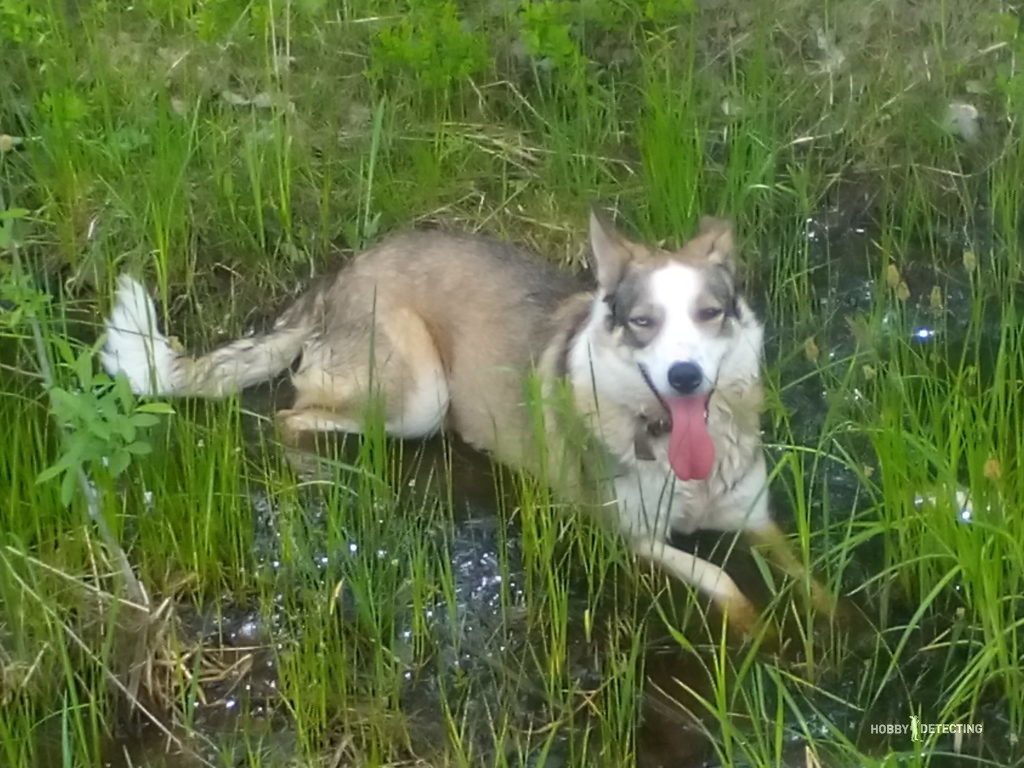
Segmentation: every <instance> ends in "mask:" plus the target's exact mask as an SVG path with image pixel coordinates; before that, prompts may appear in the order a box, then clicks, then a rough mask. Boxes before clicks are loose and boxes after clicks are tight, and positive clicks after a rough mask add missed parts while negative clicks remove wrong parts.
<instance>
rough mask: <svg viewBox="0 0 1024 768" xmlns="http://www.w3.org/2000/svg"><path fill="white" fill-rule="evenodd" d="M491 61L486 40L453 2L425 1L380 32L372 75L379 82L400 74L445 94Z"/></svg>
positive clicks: (371, 69)
mask: <svg viewBox="0 0 1024 768" xmlns="http://www.w3.org/2000/svg"><path fill="white" fill-rule="evenodd" d="M489 59H490V49H489V46H488V43H487V39H486V38H485V37H483V36H482V35H480V34H477V33H476V32H474V31H473V30H471V29H470V28H469V27H468V26H467V24H466V22H465V21H464V20H463V19H460V18H459V14H458V11H457V10H456V8H455V4H454V3H452V2H443V3H439V4H426V3H424V4H418V6H417V7H416V8H414V9H412V10H411V11H410V13H409V14H408V15H407V16H405V17H404V18H403V19H402V20H401V21H400V22H398V23H397V24H394V25H392V26H390V27H386V28H385V29H383V30H381V32H380V33H379V34H378V35H377V39H376V41H375V43H374V46H373V52H372V63H371V65H370V68H369V70H368V71H367V74H368V75H369V77H370V78H372V79H373V80H375V81H377V82H382V81H385V80H389V79H391V77H392V76H393V75H396V74H399V75H403V76H406V77H409V78H411V79H412V81H413V82H414V83H415V84H416V85H417V87H419V88H423V89H426V90H428V91H431V92H433V93H438V92H441V93H443V92H445V91H448V90H449V89H450V88H452V86H455V85H458V84H459V83H461V82H463V81H464V80H466V79H467V78H469V77H472V76H473V75H477V74H479V73H481V72H483V71H485V70H486V68H487V66H488V61H489Z"/></svg>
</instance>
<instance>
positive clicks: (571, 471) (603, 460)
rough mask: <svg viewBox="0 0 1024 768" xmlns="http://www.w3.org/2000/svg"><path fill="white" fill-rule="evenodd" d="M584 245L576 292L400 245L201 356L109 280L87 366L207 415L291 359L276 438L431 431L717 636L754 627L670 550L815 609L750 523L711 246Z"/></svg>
mask: <svg viewBox="0 0 1024 768" xmlns="http://www.w3.org/2000/svg"><path fill="white" fill-rule="evenodd" d="M590 241H591V248H592V252H593V268H594V273H595V277H596V282H597V285H596V286H595V287H592V288H589V289H588V288H587V287H585V286H582V287H581V286H580V285H579V284H578V283H577V282H576V280H575V278H573V277H571V276H568V275H566V274H565V273H563V272H561V271H558V270H556V269H554V268H553V267H552V266H550V265H547V264H545V263H543V262H542V261H540V260H538V259H535V258H533V257H532V256H531V255H530V254H527V253H524V252H523V251H521V250H519V249H517V248H515V247H514V246H511V245H508V244H504V243H500V242H496V241H493V240H489V239H485V238H481V237H477V236H470V235H455V234H445V233H440V232H414V233H409V234H404V235H399V236H396V237H393V238H391V239H389V240H386V241H384V242H383V243H382V244H380V245H378V246H376V247H374V248H372V249H370V250H368V251H366V252H364V253H362V254H360V255H359V256H357V257H356V258H355V259H353V260H352V261H351V262H350V263H349V264H348V265H346V266H345V267H344V268H343V269H342V270H341V271H340V272H339V273H338V274H337V275H336V276H335V277H333V278H332V279H329V280H327V281H324V282H322V283H321V284H320V285H319V286H318V287H315V288H313V289H311V290H310V291H309V292H308V293H306V294H305V295H304V296H302V297H301V298H299V299H298V300H297V301H296V302H295V303H294V304H293V305H292V306H291V307H290V308H289V309H288V310H286V311H285V312H284V313H283V314H282V315H281V317H280V318H279V319H278V321H277V322H276V324H275V325H274V328H273V330H271V331H270V332H269V333H267V334H264V335H261V336H254V337H250V338H245V339H240V340H237V341H233V342H231V343H229V344H226V345H224V346H222V347H219V348H218V349H215V350H214V351H212V352H210V353H209V354H206V355H202V356H199V357H191V356H188V355H186V354H185V353H183V352H179V351H177V350H176V349H175V348H174V347H172V345H171V343H170V341H169V340H168V339H167V338H166V337H165V336H164V335H163V334H161V333H160V332H159V331H158V330H157V327H156V323H155V317H156V314H155V311H154V307H153V302H152V300H151V299H150V298H149V296H148V295H147V293H146V291H145V289H144V288H143V287H142V286H141V285H140V284H139V283H138V282H136V281H135V280H133V279H131V278H129V277H127V276H122V277H121V278H120V280H119V287H118V293H117V297H116V300H115V304H114V307H113V310H112V312H111V316H110V318H109V320H108V321H107V343H106V348H105V349H104V352H103V363H104V366H105V367H106V368H107V370H108V371H110V372H111V373H116V372H118V371H121V372H123V373H124V374H125V375H126V376H127V377H128V380H129V381H130V382H131V385H132V388H133V390H134V391H135V392H136V393H139V394H148V395H180V396H193V397H221V396H225V395H227V394H230V393H233V392H236V391H238V390H240V389H242V388H244V387H247V386H249V385H252V384H255V383H257V382H259V381H263V380H266V379H269V378H271V377H273V376H276V375H277V374H279V373H281V372H282V371H283V370H285V369H286V368H288V367H289V366H290V365H291V364H292V363H293V362H294V361H295V360H296V359H297V358H300V356H301V361H300V363H299V364H298V367H297V369H296V371H295V372H294V373H293V375H292V380H293V383H294V385H295V389H296V391H297V395H296V399H295V402H294V405H293V407H292V408H291V409H289V410H284V411H280V412H279V413H278V414H277V418H278V422H279V424H280V426H281V428H282V430H283V431H284V433H285V434H286V435H288V436H294V435H296V434H298V433H302V432H307V431H342V432H358V431H360V429H361V420H362V418H363V416H364V414H366V413H367V412H368V407H369V406H370V405H371V403H373V402H378V403H380V404H381V405H382V407H383V411H384V416H385V420H386V421H385V423H386V428H387V431H388V433H389V434H391V435H393V436H395V437H401V438H419V437H425V436H428V435H431V434H433V433H435V432H438V431H439V430H442V429H445V430H451V431H454V432H457V433H458V434H459V435H460V436H461V437H462V438H463V439H464V440H465V441H466V442H468V443H470V444H471V445H474V446H476V447H477V448H480V449H482V450H485V451H488V452H490V453H491V454H492V455H493V456H494V457H495V458H496V459H497V460H498V461H500V462H503V463H506V464H509V465H511V466H514V467H519V468H523V469H526V470H528V471H532V472H535V473H538V474H539V475H540V476H542V477H544V478H545V479H547V480H548V481H549V482H551V484H552V485H553V486H554V487H555V489H556V490H557V491H559V492H561V493H563V494H564V495H566V496H568V497H569V500H573V501H578V502H581V503H587V502H593V503H594V504H595V506H597V507H599V508H601V509H602V510H603V511H604V513H605V514H606V515H607V516H608V517H609V518H610V519H611V520H612V521H614V522H615V523H617V525H618V527H619V528H620V529H621V531H622V533H623V534H624V535H625V536H626V538H627V539H628V541H629V542H630V544H631V546H632V548H633V550H634V551H635V552H637V553H638V554H639V555H641V556H643V557H644V558H646V559H649V560H651V561H653V562H656V563H658V564H660V565H661V566H662V567H663V568H664V569H665V570H667V571H668V572H669V573H671V574H672V575H674V576H675V577H677V578H679V579H681V580H683V581H685V582H688V583H690V584H692V585H694V586H696V587H697V588H698V589H699V590H701V591H703V592H704V593H706V594H707V595H709V596H710V597H711V598H712V599H713V600H714V602H715V603H717V604H718V605H719V607H720V608H722V609H723V611H724V612H725V613H726V614H727V615H728V617H729V619H730V622H731V623H732V626H733V627H734V628H738V629H740V630H747V629H749V628H750V627H751V626H752V625H753V622H754V621H755V620H756V617H757V614H756V611H755V609H754V608H753V606H752V605H751V603H750V602H749V601H748V599H747V598H746V597H745V596H744V595H743V594H742V593H741V591H740V590H739V589H738V588H737V586H736V584H735V583H734V582H733V580H732V579H731V578H730V577H729V576H728V575H727V574H726V573H725V572H724V571H723V570H722V569H721V568H719V567H718V566H716V565H714V564H712V563H710V562H707V561H705V560H702V559H700V558H698V557H696V556H694V555H692V554H689V553H687V552H685V551H683V550H680V549H678V548H676V547H674V546H672V545H671V543H670V541H669V539H670V533H671V532H672V531H679V532H683V533H687V532H692V531H694V530H697V529H714V530H722V531H737V530H738V531H743V532H745V533H748V534H750V535H751V536H752V538H754V539H755V540H756V541H760V542H761V543H763V544H765V545H766V548H767V551H768V553H769V555H770V556H772V557H773V559H774V560H775V562H776V563H777V564H779V565H780V566H781V567H782V568H783V570H785V571H786V572H787V573H788V574H790V575H791V576H793V577H794V578H798V579H801V580H803V583H804V584H808V585H810V589H811V597H812V599H813V601H814V602H815V603H816V604H818V605H819V607H822V608H825V609H826V610H828V609H830V608H831V605H832V601H831V599H830V598H829V596H828V595H827V593H826V592H825V591H824V590H823V589H821V588H820V587H819V586H818V585H817V584H816V583H815V582H813V581H810V580H805V579H806V574H804V572H803V569H802V566H801V565H800V563H799V561H798V559H797V558H796V556H795V555H794V554H793V553H792V551H791V550H790V549H789V547H788V545H787V543H786V542H785V539H784V538H783V536H782V534H781V532H780V531H779V529H778V528H777V527H776V526H775V524H774V523H773V522H772V519H771V516H770V514H769V511H768V504H767V488H766V486H767V476H766V470H765V460H764V455H763V451H762V447H761V441H760V429H759V417H760V409H761V384H760V365H761V355H762V326H761V324H760V323H759V322H758V320H757V319H756V318H755V316H754V314H753V312H752V311H751V309H750V307H749V306H748V304H747V302H746V301H745V300H744V299H743V297H742V296H740V295H739V294H738V293H737V288H736V279H735V269H736V266H735V254H734V243H733V234H732V228H731V226H730V225H729V224H728V223H727V222H724V221H721V220H718V219H710V218H708V219H704V220H703V221H702V222H701V227H700V232H699V233H698V234H697V236H696V237H694V238H693V239H692V240H690V241H689V242H687V243H686V244H685V245H684V246H683V247H682V248H681V249H679V250H675V251H668V250H662V249H660V248H655V247H649V246H646V245H642V244H640V243H636V242H631V241H629V240H627V239H625V238H624V237H622V236H621V235H620V234H618V233H617V232H616V231H615V230H614V229H612V228H611V226H610V225H608V224H607V223H606V222H605V221H604V220H603V219H602V218H601V217H600V216H597V215H596V214H595V215H593V216H591V222H590ZM531 382H533V383H534V384H535V385H536V386H533V387H532V388H531V386H530V383H531ZM528 391H533V392H534V393H539V395H540V397H539V398H538V397H529V396H528V395H527V392H528ZM537 408H539V409H540V411H539V412H540V413H541V414H542V418H541V419H540V421H539V422H538V419H537V418H535V416H536V415H537V413H538V411H537V410H536V409H537ZM694 414H698V415H697V416H695V415H694ZM683 422H686V423H685V424H683ZM538 423H540V424H542V425H543V426H542V427H541V428H538V427H537V424H538ZM541 457H544V458H541Z"/></svg>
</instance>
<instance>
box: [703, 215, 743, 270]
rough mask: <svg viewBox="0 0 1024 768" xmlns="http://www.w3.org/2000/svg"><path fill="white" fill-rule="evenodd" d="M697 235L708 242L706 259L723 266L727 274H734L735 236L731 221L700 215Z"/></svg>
mask: <svg viewBox="0 0 1024 768" xmlns="http://www.w3.org/2000/svg"><path fill="white" fill-rule="evenodd" d="M698 237H701V238H704V239H706V241H707V243H708V251H707V259H708V261H710V262H711V263H712V264H718V265H720V266H722V267H725V269H726V270H728V272H729V274H730V275H732V276H733V277H735V276H736V238H735V236H734V235H733V226H732V222H731V221H729V220H728V219H719V218H715V217H714V216H702V217H701V220H700V228H699V234H698Z"/></svg>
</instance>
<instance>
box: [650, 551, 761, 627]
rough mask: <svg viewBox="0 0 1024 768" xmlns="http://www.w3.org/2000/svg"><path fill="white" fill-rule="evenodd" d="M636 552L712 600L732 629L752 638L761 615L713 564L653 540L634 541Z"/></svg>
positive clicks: (730, 579)
mask: <svg viewBox="0 0 1024 768" xmlns="http://www.w3.org/2000/svg"><path fill="white" fill-rule="evenodd" d="M631 543H632V547H633V551H634V552H636V554H638V555H639V556H640V557H642V558H644V559H645V560H649V561H650V562H652V563H654V564H656V565H660V566H661V567H662V568H664V569H665V570H666V571H667V572H668V573H669V574H670V575H672V576H674V577H675V578H677V579H679V580H680V581H683V582H686V583H687V584H691V585H693V586H694V587H696V588H697V589H698V590H700V591H701V592H704V593H705V594H706V595H708V596H709V597H711V599H712V601H714V603H715V605H717V606H718V608H719V609H720V610H721V611H722V613H723V614H724V615H725V616H726V620H727V621H728V623H729V629H730V630H734V631H736V632H737V633H739V634H750V633H752V630H753V629H754V626H755V625H756V624H757V620H758V612H757V609H756V608H755V607H754V605H753V603H751V602H750V600H748V599H747V597H746V595H744V594H743V593H742V592H741V591H740V589H739V587H737V586H736V582H734V581H733V580H732V578H731V577H730V576H729V574H727V573H726V572H725V571H723V570H722V569H721V568H719V567H718V566H717V565H715V564H714V563H710V562H708V561H707V560H703V559H701V558H699V557H697V556H696V555H692V554H690V553H689V552H684V551H683V550H681V549H677V548H676V547H673V546H672V545H671V544H669V543H668V542H665V541H659V540H657V539H652V538H634V539H632V542H631Z"/></svg>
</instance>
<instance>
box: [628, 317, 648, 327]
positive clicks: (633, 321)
mask: <svg viewBox="0 0 1024 768" xmlns="http://www.w3.org/2000/svg"><path fill="white" fill-rule="evenodd" d="M629 324H630V325H633V326H635V327H637V328H650V327H651V326H652V325H654V320H652V319H651V318H649V317H648V316H647V315H637V316H636V317H631V318H629Z"/></svg>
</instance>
